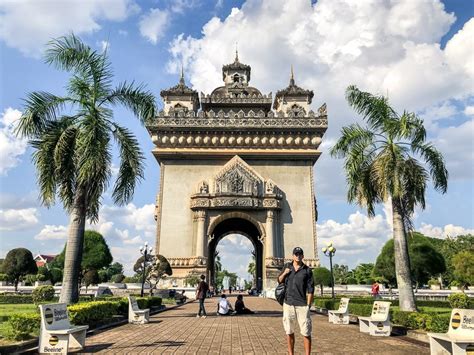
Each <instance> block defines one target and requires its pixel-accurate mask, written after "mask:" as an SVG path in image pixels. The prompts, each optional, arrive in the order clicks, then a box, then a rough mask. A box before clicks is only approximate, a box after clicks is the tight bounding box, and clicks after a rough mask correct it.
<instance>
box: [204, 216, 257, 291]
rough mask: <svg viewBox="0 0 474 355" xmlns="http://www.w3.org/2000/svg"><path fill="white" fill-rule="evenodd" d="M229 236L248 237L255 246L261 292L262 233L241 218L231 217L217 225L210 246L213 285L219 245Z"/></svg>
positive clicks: (209, 272) (210, 274) (210, 267)
mask: <svg viewBox="0 0 474 355" xmlns="http://www.w3.org/2000/svg"><path fill="white" fill-rule="evenodd" d="M229 234H240V235H243V236H245V237H247V238H248V239H249V240H250V242H251V243H252V245H253V250H254V255H255V263H256V265H255V269H256V270H255V271H256V280H255V281H256V282H255V283H256V288H257V290H259V291H261V290H262V287H263V245H262V243H261V241H260V240H259V238H260V237H261V233H260V231H259V229H258V228H257V226H256V225H255V224H254V223H252V222H250V221H249V220H247V219H244V218H239V217H231V218H228V219H224V220H222V221H220V222H219V223H217V224H216V225H215V227H214V228H213V230H212V231H211V235H212V236H213V238H212V240H211V242H210V243H209V246H208V248H209V249H208V256H209V257H208V265H207V268H208V274H209V276H210V278H209V280H210V282H211V285H213V286H215V280H216V269H215V258H216V252H217V245H218V244H219V242H220V241H221V240H222V238H224V237H225V236H227V235H229Z"/></svg>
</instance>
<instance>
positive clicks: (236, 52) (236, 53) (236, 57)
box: [234, 42, 239, 63]
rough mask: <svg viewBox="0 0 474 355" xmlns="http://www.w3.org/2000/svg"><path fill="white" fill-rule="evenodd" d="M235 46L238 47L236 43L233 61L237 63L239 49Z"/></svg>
mask: <svg viewBox="0 0 474 355" xmlns="http://www.w3.org/2000/svg"><path fill="white" fill-rule="evenodd" d="M237 45H238V42H235V60H234V62H235V63H238V62H239V48H238V46H237Z"/></svg>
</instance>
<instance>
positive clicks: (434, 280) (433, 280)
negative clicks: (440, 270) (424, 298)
mask: <svg viewBox="0 0 474 355" xmlns="http://www.w3.org/2000/svg"><path fill="white" fill-rule="evenodd" d="M432 285H438V286H439V285H440V283H439V280H438V279H429V280H428V286H432Z"/></svg>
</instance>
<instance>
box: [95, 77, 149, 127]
mask: <svg viewBox="0 0 474 355" xmlns="http://www.w3.org/2000/svg"><path fill="white" fill-rule="evenodd" d="M104 101H107V102H109V103H111V104H117V103H119V104H122V105H124V106H125V107H127V108H128V109H130V110H132V112H133V113H134V114H135V115H136V116H137V117H138V118H139V119H140V121H141V122H142V123H145V121H146V120H148V119H149V118H151V117H154V116H155V113H156V104H155V97H154V95H153V94H152V93H151V92H150V91H147V90H145V87H144V86H143V85H138V86H135V83H134V82H132V83H127V82H123V83H121V84H120V85H119V86H118V87H117V88H116V89H115V90H113V91H112V92H111V93H110V95H109V96H107V97H106V98H104Z"/></svg>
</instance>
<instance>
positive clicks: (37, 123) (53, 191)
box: [17, 35, 156, 303]
mask: <svg viewBox="0 0 474 355" xmlns="http://www.w3.org/2000/svg"><path fill="white" fill-rule="evenodd" d="M45 60H46V63H48V64H50V65H53V66H55V67H56V68H57V69H60V70H66V71H68V72H71V74H72V76H71V78H70V79H69V82H68V85H67V87H66V92H67V95H66V96H56V95H53V94H50V93H47V92H43V91H37V92H32V93H30V94H28V96H27V98H26V100H25V109H24V112H23V115H22V117H21V118H20V121H19V125H18V128H17V133H18V135H20V136H23V137H27V138H28V139H29V143H30V145H31V146H32V147H33V149H34V150H35V151H34V153H33V163H34V165H35V167H36V170H37V179H38V185H39V189H40V198H41V202H42V203H43V204H44V205H46V206H48V207H49V206H51V205H52V204H54V202H55V198H56V196H58V197H59V199H60V200H61V202H62V204H63V205H64V208H65V209H66V211H67V212H68V213H69V215H70V224H69V232H68V241H67V247H66V257H65V265H64V276H63V284H62V289H61V296H60V302H66V303H74V302H77V300H78V297H79V290H78V277H79V272H80V269H81V268H80V265H81V259H82V248H83V243H84V226H85V221H86V219H89V220H90V221H91V222H95V221H97V220H98V212H99V207H100V204H101V196H102V194H103V192H104V191H105V190H106V189H107V186H108V184H109V182H110V177H111V164H112V153H111V149H112V143H113V142H114V141H115V142H116V143H117V145H118V147H119V158H120V167H119V173H118V177H117V180H116V182H115V185H114V188H113V193H112V197H113V200H114V203H116V204H118V205H123V204H126V203H127V202H129V201H130V200H131V198H132V196H133V192H134V189H135V186H136V184H137V182H138V181H139V180H140V179H141V178H142V177H143V159H144V156H143V154H142V152H141V150H140V147H139V143H138V141H137V139H136V138H135V137H134V135H133V134H132V132H131V131H129V130H128V129H127V128H125V127H123V126H121V125H119V124H118V123H116V122H114V120H113V118H114V117H113V111H112V108H111V107H112V106H115V105H117V104H122V105H123V106H125V107H126V108H128V109H130V110H131V111H132V112H133V114H134V115H135V116H137V117H138V118H139V120H140V122H141V123H144V122H145V120H147V119H149V118H151V117H153V116H154V113H155V111H156V109H155V98H154V96H153V94H151V93H150V92H149V91H145V89H144V87H143V86H141V85H140V86H136V85H135V84H134V83H133V82H132V83H127V82H123V83H121V84H119V85H118V86H117V87H115V88H113V87H112V79H113V74H112V70H111V65H110V62H109V61H108V56H107V51H104V52H103V53H98V52H97V51H94V50H92V49H91V48H90V47H88V46H87V45H85V44H84V43H83V42H82V41H81V40H80V39H79V38H77V37H75V36H74V35H69V36H66V37H61V38H58V39H54V40H52V41H51V42H49V43H48V46H47V50H46V54H45Z"/></svg>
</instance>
